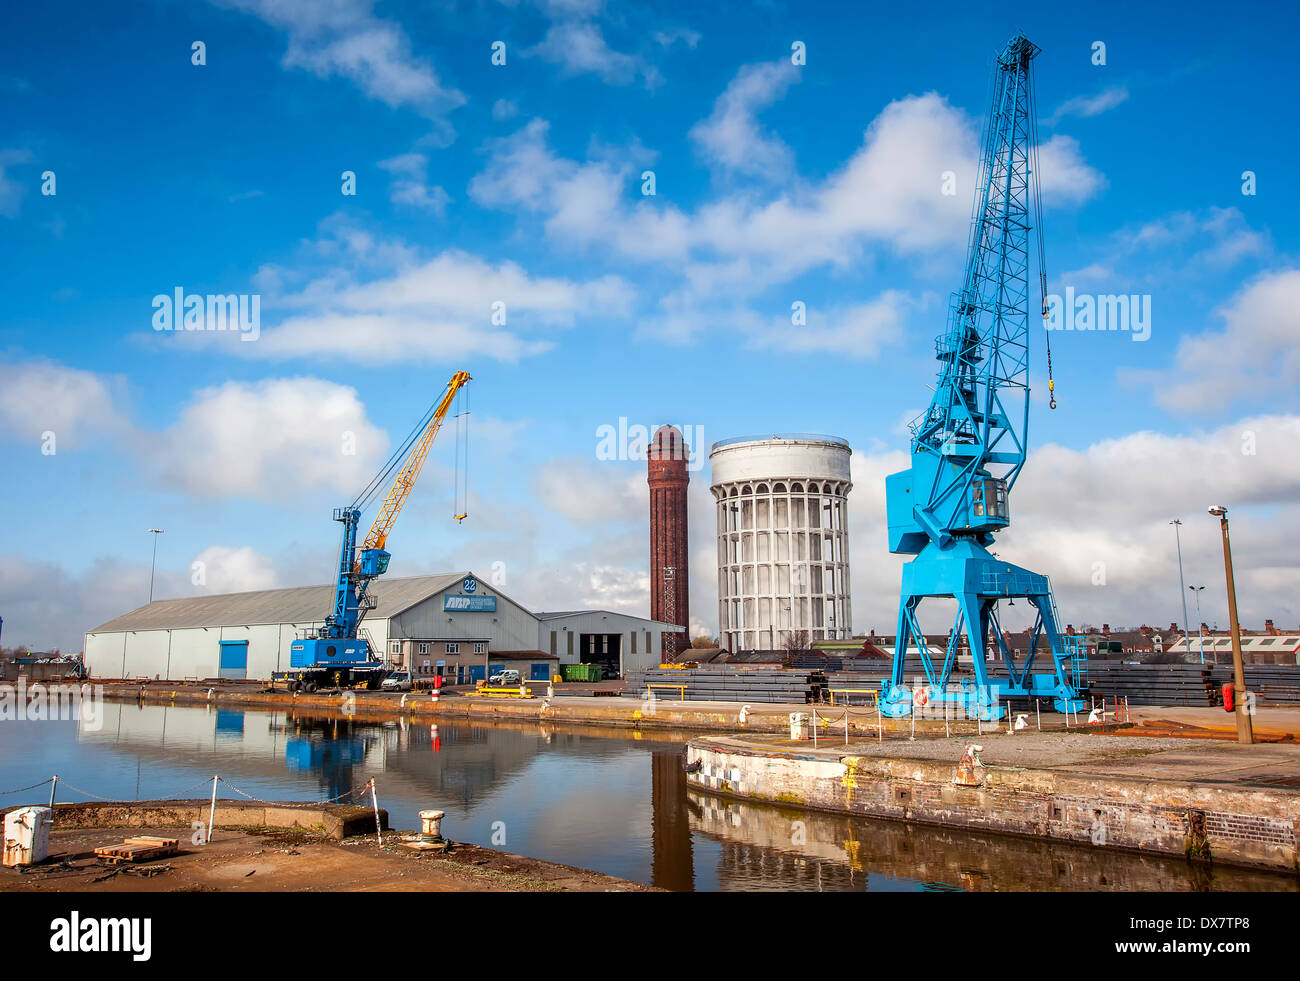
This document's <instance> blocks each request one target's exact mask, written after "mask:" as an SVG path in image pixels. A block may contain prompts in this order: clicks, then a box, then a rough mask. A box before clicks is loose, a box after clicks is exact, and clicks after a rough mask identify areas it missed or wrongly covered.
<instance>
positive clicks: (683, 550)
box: [646, 426, 691, 661]
mask: <svg viewBox="0 0 1300 981" xmlns="http://www.w3.org/2000/svg"><path fill="white" fill-rule="evenodd" d="M689 453H690V450H689V447H687V445H686V441H685V440H683V439H682V434H681V431H680V430H678V429H677V428H676V427H675V426H661V427H660V428H659V430H658V431H657V432H656V433H655V434H654V438H653V439H652V440H651V441H650V446H649V447H648V448H647V452H646V468H647V471H648V477H647V480H648V482H649V484H650V618H651V619H652V620H659V621H661V622H664V623H676V624H680V625H681V626H682V627H687V626H689V624H690V610H689V608H688V605H687V597H689V596H690V578H689V576H688V574H687V572H688V570H687V555H688V549H687V541H686V487H687V485H688V484H689V483H690V479H691V478H690V477H689V475H688V474H687V472H686V461H687V457H688V455H689ZM690 643H691V641H690V634H689V631H687V630H683V631H682V632H681V633H679V634H670V633H665V634H664V651H663V658H664V660H665V661H673V660H676V656H677V654H678V653H679V652H680V651H684V650H685V649H686V648H688V647H690Z"/></svg>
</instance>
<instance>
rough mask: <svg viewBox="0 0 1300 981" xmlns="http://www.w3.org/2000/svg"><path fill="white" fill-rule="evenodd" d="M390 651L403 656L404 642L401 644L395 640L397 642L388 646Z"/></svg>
mask: <svg viewBox="0 0 1300 981" xmlns="http://www.w3.org/2000/svg"><path fill="white" fill-rule="evenodd" d="M388 649H389V650H390V651H392V652H393V653H394V654H401V653H402V642H401V641H400V640H395V641H393V642H392V643H391V644H389V645H388Z"/></svg>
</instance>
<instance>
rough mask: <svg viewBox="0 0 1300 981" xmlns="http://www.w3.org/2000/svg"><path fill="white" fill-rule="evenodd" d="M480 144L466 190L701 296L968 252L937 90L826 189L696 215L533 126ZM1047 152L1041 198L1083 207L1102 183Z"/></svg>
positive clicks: (957, 163) (912, 105) (904, 105)
mask: <svg viewBox="0 0 1300 981" xmlns="http://www.w3.org/2000/svg"><path fill="white" fill-rule="evenodd" d="M488 147H489V150H490V151H491V152H492V158H491V160H490V161H489V163H488V165H487V166H486V167H485V168H484V170H483V171H482V172H481V173H480V174H479V175H477V176H476V177H475V178H474V179H473V181H471V184H470V195H471V197H473V198H474V199H475V200H476V201H478V202H479V203H480V204H483V205H485V206H489V207H499V208H508V209H515V210H519V211H522V212H524V213H526V214H529V215H534V216H537V217H539V218H540V219H541V220H542V221H543V222H544V226H545V230H546V233H547V235H548V236H550V237H552V238H554V239H556V240H558V241H563V242H565V243H567V244H569V245H573V246H577V247H580V248H588V249H589V248H594V247H597V246H599V247H601V248H603V249H605V250H607V251H608V250H612V251H613V252H614V253H615V254H616V255H618V256H621V257H623V258H626V259H634V260H637V261H639V262H644V261H645V260H647V259H650V260H657V261H659V262H662V263H666V264H668V265H669V266H671V267H673V268H677V269H679V270H681V271H682V272H684V273H686V274H687V275H688V276H693V277H695V281H694V282H693V283H692V284H691V285H692V287H693V290H692V292H694V293H695V294H697V295H703V296H707V292H708V290H709V289H710V288H712V289H717V288H719V287H722V288H725V289H726V290H727V291H728V292H729V295H730V298H731V299H733V300H734V298H735V295H736V294H737V292H744V291H749V292H752V291H753V290H755V289H756V288H766V287H768V286H770V285H771V284H773V283H777V282H786V281H788V280H790V279H792V278H794V277H795V276H798V275H800V274H802V273H804V272H806V271H808V270H810V269H813V268H817V267H822V266H830V267H835V268H847V267H848V266H849V265H850V264H851V263H854V262H859V261H861V259H862V255H863V252H864V251H866V250H869V249H873V248H883V249H890V250H893V251H894V252H897V253H900V254H904V255H914V254H917V253H924V252H931V251H933V250H936V249H940V248H952V247H955V246H960V245H961V244H963V243H964V242H965V241H966V235H967V230H968V228H969V221H970V200H971V195H972V194H973V193H974V187H973V182H974V179H975V172H976V162H977V155H978V135H977V133H976V130H975V127H974V125H973V123H972V122H971V120H970V119H969V117H967V116H966V115H965V114H964V113H962V112H961V111H959V110H957V109H955V108H954V107H953V106H951V105H949V104H948V102H947V101H946V100H944V99H942V98H941V97H940V96H938V95H935V94H929V95H924V96H910V97H908V98H905V99H900V100H898V101H896V102H892V103H890V104H889V105H888V106H886V107H885V108H884V109H883V110H882V111H881V113H880V114H879V115H878V116H877V117H876V119H875V120H874V121H873V122H872V123H871V125H870V127H869V128H868V129H867V131H866V134H865V136H864V139H863V143H862V146H861V147H860V148H859V149H858V150H857V151H856V152H855V153H854V154H853V156H852V157H851V158H850V159H849V160H848V161H847V162H846V163H845V164H844V166H843V167H841V168H840V169H839V170H838V171H836V172H835V173H833V174H831V175H830V176H828V177H827V178H826V179H825V180H823V181H821V182H820V183H817V184H814V185H811V186H804V185H796V186H795V187H794V188H793V189H791V190H789V191H785V192H782V193H780V194H778V195H776V196H775V197H773V198H770V199H769V200H767V201H762V200H758V199H756V198H755V197H754V196H753V194H752V193H745V194H733V195H728V196H724V197H722V198H720V199H718V200H716V201H713V202H710V203H707V204H704V205H702V206H701V207H699V208H698V209H697V210H696V211H695V212H693V213H691V212H686V211H683V210H682V209H680V208H678V207H676V206H675V205H672V204H671V203H667V202H664V201H655V200H653V199H651V200H646V199H643V198H640V197H639V196H638V197H637V199H636V203H635V204H628V202H627V201H626V200H625V197H624V195H625V194H627V193H629V189H630V188H631V186H632V184H631V181H632V179H633V177H634V176H635V174H634V172H633V170H632V168H629V167H626V166H625V167H616V166H614V165H613V164H612V163H611V162H609V161H591V160H588V161H586V162H584V163H579V162H578V161H575V160H571V159H567V158H562V157H559V156H557V155H556V154H555V153H554V152H553V151H552V150H551V148H550V146H549V145H548V141H547V124H546V123H545V122H543V121H541V120H533V121H532V122H531V123H529V124H528V125H527V126H525V127H524V128H522V129H521V130H519V131H518V132H516V133H515V134H513V135H512V136H510V137H507V138H505V139H501V140H495V141H491V142H490V143H489V144H488ZM1041 153H1042V157H1043V160H1042V168H1043V170H1044V171H1045V175H1044V178H1043V180H1044V194H1045V201H1046V203H1048V204H1050V203H1051V202H1052V201H1054V200H1055V201H1063V200H1078V199H1081V198H1082V197H1086V196H1087V195H1089V194H1092V193H1094V192H1095V191H1096V190H1097V189H1098V188H1099V187H1100V186H1101V185H1102V182H1103V181H1102V178H1101V176H1100V175H1099V174H1097V173H1096V171H1094V170H1092V168H1090V167H1088V165H1087V164H1086V163H1084V162H1083V161H1082V159H1081V157H1080V156H1079V152H1078V145H1077V143H1075V142H1074V141H1073V140H1071V139H1069V138H1068V137H1055V138H1053V140H1051V141H1049V142H1048V143H1047V144H1044V146H1043V147H1042V148H1041ZM1052 168H1056V169H1055V171H1054V172H1052ZM948 171H952V172H953V173H954V174H955V175H956V180H957V193H956V194H954V195H946V194H944V193H942V187H943V183H944V174H945V173H946V172H948ZM755 284H758V285H755Z"/></svg>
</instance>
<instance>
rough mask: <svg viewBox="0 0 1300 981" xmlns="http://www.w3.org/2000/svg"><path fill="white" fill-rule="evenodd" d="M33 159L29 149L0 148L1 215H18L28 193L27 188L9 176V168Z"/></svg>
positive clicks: (12, 216) (9, 216) (10, 216)
mask: <svg viewBox="0 0 1300 981" xmlns="http://www.w3.org/2000/svg"><path fill="white" fill-rule="evenodd" d="M31 159H32V155H31V152H30V151H29V150H0V215H3V216H4V217H6V218H16V217H18V209H19V207H20V206H21V204H22V200H23V195H25V194H26V193H27V188H26V187H25V186H24V185H23V184H20V183H19V182H18V181H16V180H14V179H13V178H12V177H11V176H9V174H8V173H7V170H8V168H10V167H12V166H13V165H14V164H24V163H27V162H29V161H30V160H31Z"/></svg>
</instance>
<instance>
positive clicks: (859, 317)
mask: <svg viewBox="0 0 1300 981" xmlns="http://www.w3.org/2000/svg"><path fill="white" fill-rule="evenodd" d="M906 304H907V295H906V294H905V293H902V292H900V291H898V290H886V291H885V292H884V293H882V294H881V295H880V296H879V297H877V298H876V299H875V300H872V301H870V302H869V303H859V304H856V305H854V306H850V307H837V308H833V309H830V310H827V311H825V312H823V311H821V310H819V309H817V308H816V307H812V308H810V309H809V310H808V311H807V317H808V323H807V324H806V325H804V326H794V325H792V324H791V323H790V318H789V317H786V318H784V322H778V324H777V325H773V326H764V327H762V328H760V329H759V330H756V331H755V332H754V333H753V334H752V335H751V336H750V339H749V344H748V346H749V347H757V348H769V349H772V350H777V351H786V352H792V353H801V354H805V353H809V352H824V353H828V354H834V355H836V356H838V357H849V358H874V357H876V356H877V355H878V354H879V353H880V349H881V348H882V347H883V346H884V345H886V344H889V343H891V342H892V341H895V340H897V339H898V337H899V335H900V333H901V327H902V321H903V309H904V307H905V306H906Z"/></svg>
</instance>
